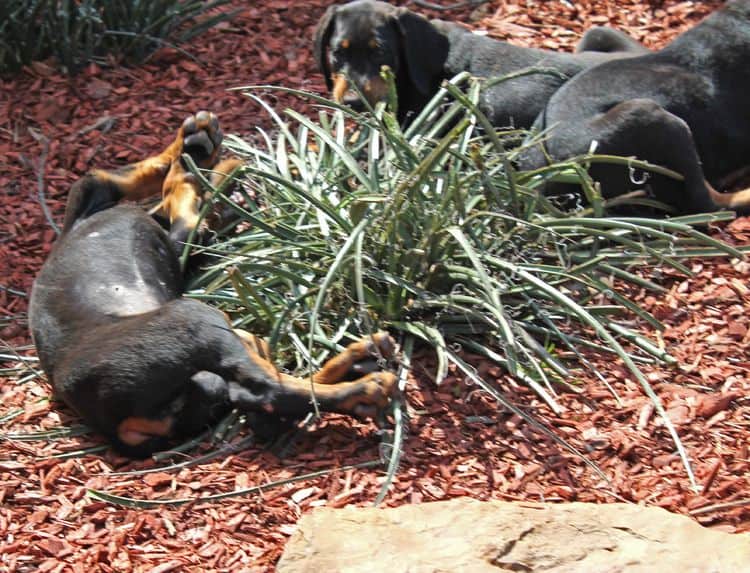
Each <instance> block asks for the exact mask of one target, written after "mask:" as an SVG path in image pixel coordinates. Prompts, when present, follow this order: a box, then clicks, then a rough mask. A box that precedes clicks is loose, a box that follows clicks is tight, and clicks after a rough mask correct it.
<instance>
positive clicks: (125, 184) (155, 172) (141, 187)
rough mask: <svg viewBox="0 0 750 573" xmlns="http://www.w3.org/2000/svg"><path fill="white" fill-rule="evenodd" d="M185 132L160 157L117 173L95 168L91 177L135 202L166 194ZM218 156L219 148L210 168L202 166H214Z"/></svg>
mask: <svg viewBox="0 0 750 573" xmlns="http://www.w3.org/2000/svg"><path fill="white" fill-rule="evenodd" d="M208 118H209V119H208V120H206V121H201V122H198V128H199V129H204V128H206V127H207V126H208V125H209V124H210V118H211V115H210V114H209V115H208ZM183 131H184V130H183V128H182V127H180V128H179V130H178V131H177V136H176V137H175V139H174V140H173V141H172V142H171V143H170V144H169V145H168V146H167V148H166V149H165V150H164V151H162V152H161V153H159V154H158V155H155V156H153V157H149V158H148V159H144V160H143V161H139V162H137V163H133V164H131V165H128V166H126V167H122V168H120V169H115V170H113V171H107V170H104V169H94V170H93V171H92V172H91V175H92V176H93V177H95V178H96V179H99V180H101V181H103V182H106V183H111V184H113V185H115V186H116V187H117V188H118V189H119V190H120V192H121V193H122V194H123V196H124V198H125V199H128V200H131V201H138V200H141V199H146V198H147V197H150V196H152V195H156V194H157V193H159V191H162V192H163V191H164V187H165V178H166V177H168V176H169V173H170V172H171V170H172V169H171V168H172V165H173V164H174V162H175V160H177V159H179V157H180V155H181V154H182V144H183V140H184V133H183ZM218 154H219V148H218V147H217V148H216V149H214V152H213V154H212V155H211V157H210V158H209V160H208V161H207V162H206V163H207V165H201V167H211V166H212V165H214V163H216V160H217V159H218ZM170 187H171V185H170Z"/></svg>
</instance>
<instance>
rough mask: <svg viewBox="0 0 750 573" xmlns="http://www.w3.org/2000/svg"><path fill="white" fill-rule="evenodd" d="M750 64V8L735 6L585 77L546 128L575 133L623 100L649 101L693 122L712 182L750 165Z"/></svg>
mask: <svg viewBox="0 0 750 573" xmlns="http://www.w3.org/2000/svg"><path fill="white" fill-rule="evenodd" d="M749 61H750V2H748V1H747V0H741V1H737V2H730V3H729V4H727V6H726V7H725V8H724V9H722V10H719V11H717V12H714V13H713V14H712V15H711V16H709V17H708V18H707V19H706V20H704V21H703V22H701V23H700V24H699V25H698V26H696V27H695V28H692V29H691V30H689V31H687V32H685V33H684V34H682V35H681V36H679V37H678V38H677V39H675V40H674V41H673V42H672V43H670V44H669V45H668V46H666V47H665V48H664V49H662V50H660V51H658V52H654V53H649V54H644V55H640V56H638V57H634V58H629V59H627V60H617V61H610V62H605V63H602V64H601V65H599V66H595V67H593V68H591V69H589V70H585V71H583V72H581V73H580V74H579V75H578V76H576V77H575V78H574V79H573V80H571V81H570V82H568V83H567V84H566V85H564V86H562V87H561V88H560V90H559V91H557V92H556V93H555V94H554V95H553V96H552V97H551V98H550V101H549V103H548V105H547V107H546V110H545V113H544V117H543V121H540V122H539V124H538V127H541V128H548V127H551V126H557V127H556V129H557V130H559V132H564V131H565V130H566V129H571V130H575V129H576V128H575V126H576V125H582V124H583V123H584V122H585V121H586V120H587V119H589V118H591V117H593V116H596V115H597V114H601V113H605V112H606V111H607V110H609V109H611V108H612V107H614V106H615V105H618V104H619V103H621V102H625V101H631V100H634V99H647V100H650V101H653V102H654V103H656V104H657V105H658V106H660V107H661V108H663V109H664V110H666V111H667V112H669V113H671V114H674V115H675V116H677V117H679V118H681V119H682V120H684V121H685V122H686V123H687V124H688V126H689V127H690V130H691V132H692V135H693V138H694V140H695V141H696V145H697V146H698V148H699V152H700V155H701V159H702V163H703V170H704V172H705V174H706V176H707V177H708V178H709V179H711V178H714V177H717V176H720V175H722V174H725V173H726V172H727V171H731V170H732V169H737V168H738V167H740V166H742V165H744V164H745V163H746V162H747V148H748V145H750V105H748V104H747V91H748V89H750V66H748V64H747V63H748V62H749ZM571 137H572V136H571ZM578 137H579V136H576V138H578ZM580 137H584V138H585V134H580ZM565 139H569V138H567V137H566V138H565ZM550 145H551V146H554V145H555V141H554V139H553V140H552V141H550ZM549 150H550V151H551V152H552V154H553V156H557V155H558V153H560V154H561V155H560V156H561V157H562V156H563V155H562V154H565V153H567V152H566V151H565V150H555V149H552V148H550V149H549Z"/></svg>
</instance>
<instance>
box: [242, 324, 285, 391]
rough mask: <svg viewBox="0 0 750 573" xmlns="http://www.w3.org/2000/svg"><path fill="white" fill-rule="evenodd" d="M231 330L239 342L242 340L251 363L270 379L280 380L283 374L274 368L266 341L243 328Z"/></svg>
mask: <svg viewBox="0 0 750 573" xmlns="http://www.w3.org/2000/svg"><path fill="white" fill-rule="evenodd" d="M233 331H234V333H235V334H236V335H237V337H238V338H239V339H240V342H242V345H243V346H244V347H245V350H247V355H248V356H249V358H250V360H252V362H253V364H255V365H256V366H257V367H258V368H260V369H261V370H263V371H264V372H265V373H266V375H267V376H268V377H269V378H271V379H272V380H277V381H281V379H282V376H283V375H282V374H281V372H279V369H278V368H276V366H275V365H274V363H273V362H271V359H270V354H271V352H270V350H271V349H270V347H269V346H268V343H266V341H264V340H263V339H262V338H259V337H257V336H255V335H254V334H250V333H249V332H247V331H245V330H242V329H239V328H235V329H233Z"/></svg>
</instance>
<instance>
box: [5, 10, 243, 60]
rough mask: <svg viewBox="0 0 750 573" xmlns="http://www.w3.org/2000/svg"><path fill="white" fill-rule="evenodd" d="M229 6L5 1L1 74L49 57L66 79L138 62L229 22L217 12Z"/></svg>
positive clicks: (225, 15) (226, 16)
mask: <svg viewBox="0 0 750 573" xmlns="http://www.w3.org/2000/svg"><path fill="white" fill-rule="evenodd" d="M228 1H229V0H212V1H210V2H203V1H196V0H129V1H127V2H112V1H110V0H76V1H74V0H4V1H3V2H0V73H8V72H14V71H16V70H18V69H20V68H21V67H22V66H24V65H26V64H29V63H31V62H32V61H34V60H42V59H45V58H48V57H51V56H52V57H54V58H55V59H56V61H57V63H58V64H59V65H60V66H62V67H63V68H64V69H65V70H66V71H67V72H68V73H75V72H76V71H77V70H79V69H80V68H81V67H83V66H84V65H86V64H87V63H88V62H98V63H104V62H107V61H108V60H110V59H112V60H114V61H117V62H129V63H137V62H142V61H144V60H146V59H147V58H148V56H150V55H151V54H152V53H153V52H154V50H155V49H157V48H159V47H162V46H172V47H175V48H176V47H177V46H178V45H179V44H183V43H185V42H187V41H189V40H190V39H191V38H194V37H196V36H197V35H199V34H202V33H203V32H204V31H206V30H207V29H209V28H211V27H212V26H214V25H216V24H218V23H219V22H222V21H225V20H227V19H229V18H231V17H232V16H233V14H234V13H230V12H227V11H216V10H215V8H218V7H220V6H223V5H225V4H228ZM177 49H180V48H177ZM180 51H183V50H182V49H180ZM183 53H185V54H187V55H188V56H189V53H187V52H184V51H183Z"/></svg>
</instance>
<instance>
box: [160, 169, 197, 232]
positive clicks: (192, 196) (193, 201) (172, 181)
mask: <svg viewBox="0 0 750 573" xmlns="http://www.w3.org/2000/svg"><path fill="white" fill-rule="evenodd" d="M200 203H201V202H200V188H199V185H198V182H197V181H196V179H195V176H193V174H192V173H189V172H187V171H185V169H184V168H183V167H182V164H181V162H180V160H179V159H178V160H176V161H173V162H172V166H171V167H170V168H169V173H168V174H167V176H166V178H165V179H164V185H163V187H162V200H161V205H162V209H163V211H164V212H165V214H166V215H167V217H168V218H169V222H170V223H174V222H175V221H181V222H182V223H183V224H184V225H185V226H186V227H187V228H188V229H194V228H195V226H196V225H197V224H198V219H199V216H198V211H199V209H200Z"/></svg>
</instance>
